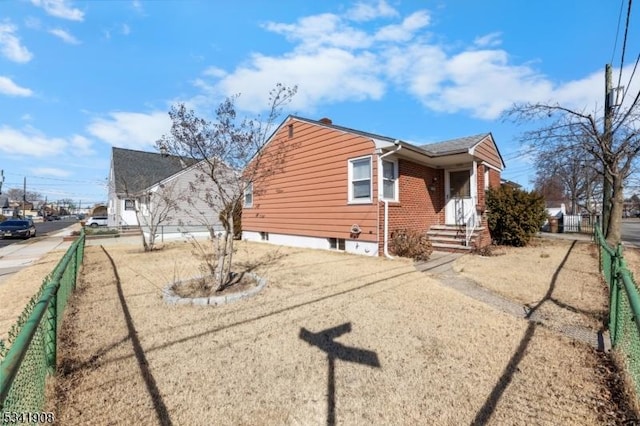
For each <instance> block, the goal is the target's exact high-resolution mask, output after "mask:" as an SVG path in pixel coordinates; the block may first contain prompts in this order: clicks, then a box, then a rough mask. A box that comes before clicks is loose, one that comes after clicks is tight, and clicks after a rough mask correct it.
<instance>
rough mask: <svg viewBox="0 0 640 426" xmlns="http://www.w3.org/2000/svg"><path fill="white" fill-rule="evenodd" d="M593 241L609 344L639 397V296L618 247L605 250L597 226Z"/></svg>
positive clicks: (606, 247) (605, 245) (603, 241)
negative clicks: (604, 288) (605, 297)
mask: <svg viewBox="0 0 640 426" xmlns="http://www.w3.org/2000/svg"><path fill="white" fill-rule="evenodd" d="M595 240H596V243H597V244H598V245H599V247H600V250H599V255H600V270H601V271H602V275H603V276H604V279H605V281H606V282H607V285H608V286H609V334H610V336H611V345H612V346H613V348H614V350H616V351H618V353H619V354H620V355H621V359H622V360H623V362H624V364H625V368H626V371H627V372H628V373H629V375H630V377H631V379H632V381H633V386H634V388H635V391H636V395H637V396H640V294H638V288H637V286H636V283H635V281H634V279H633V275H632V273H631V272H630V271H629V269H628V268H627V263H626V261H625V260H624V258H623V257H622V245H620V244H618V246H617V247H616V248H615V249H613V248H611V247H609V245H608V244H607V242H606V240H605V239H604V236H603V235H602V231H601V230H600V227H599V226H596V227H595Z"/></svg>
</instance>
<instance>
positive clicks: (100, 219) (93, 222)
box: [86, 216, 107, 228]
mask: <svg viewBox="0 0 640 426" xmlns="http://www.w3.org/2000/svg"><path fill="white" fill-rule="evenodd" d="M86 226H90V227H92V228H97V227H98V226H107V217H106V216H91V217H90V218H89V219H87V223H86Z"/></svg>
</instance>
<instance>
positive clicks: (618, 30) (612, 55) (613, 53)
mask: <svg viewBox="0 0 640 426" xmlns="http://www.w3.org/2000/svg"><path fill="white" fill-rule="evenodd" d="M623 6H624V0H620V11H619V12H618V25H617V26H616V40H615V41H614V42H613V51H612V52H611V60H610V61H609V62H610V63H613V58H614V57H615V55H616V47H618V35H619V34H620V20H621V19H622V7H623Z"/></svg>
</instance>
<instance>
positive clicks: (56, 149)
mask: <svg viewBox="0 0 640 426" xmlns="http://www.w3.org/2000/svg"><path fill="white" fill-rule="evenodd" d="M66 146H67V142H66V141H65V140H64V139H62V138H50V137H47V136H45V135H43V134H42V133H41V132H39V131H38V130H36V129H34V128H32V127H27V128H26V129H24V130H18V129H14V128H11V127H8V126H2V127H0V152H3V153H5V154H8V155H19V156H28V157H40V158H42V157H50V156H52V155H56V154H59V153H60V152H62V151H63V150H64V149H65V148H66Z"/></svg>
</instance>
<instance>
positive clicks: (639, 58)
mask: <svg viewBox="0 0 640 426" xmlns="http://www.w3.org/2000/svg"><path fill="white" fill-rule="evenodd" d="M638 61H640V53H639V54H638V57H637V58H636V63H635V64H634V65H633V71H631V76H629V83H627V87H625V89H624V91H623V92H622V100H623V101H624V98H625V96H627V91H628V90H629V88H630V87H631V80H633V75H634V74H635V73H636V68H638ZM621 103H622V101H621Z"/></svg>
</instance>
